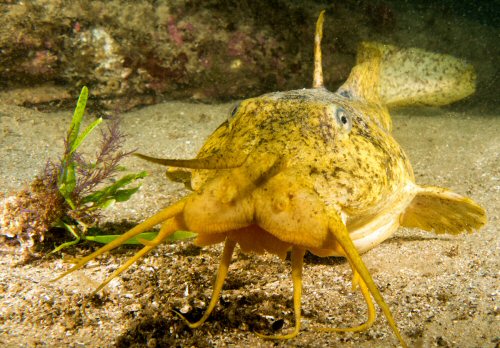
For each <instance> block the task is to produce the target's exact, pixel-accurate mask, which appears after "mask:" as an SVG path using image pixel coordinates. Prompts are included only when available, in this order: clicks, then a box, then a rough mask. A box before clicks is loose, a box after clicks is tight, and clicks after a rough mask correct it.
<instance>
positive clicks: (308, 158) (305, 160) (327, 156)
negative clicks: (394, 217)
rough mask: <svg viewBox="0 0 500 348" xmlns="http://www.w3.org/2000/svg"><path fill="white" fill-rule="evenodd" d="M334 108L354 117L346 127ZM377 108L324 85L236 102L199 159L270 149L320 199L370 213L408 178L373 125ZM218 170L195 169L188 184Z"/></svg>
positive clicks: (394, 147)
mask: <svg viewBox="0 0 500 348" xmlns="http://www.w3.org/2000/svg"><path fill="white" fill-rule="evenodd" d="M337 108H342V109H344V110H345V112H346V115H347V116H348V117H349V118H350V119H351V122H352V128H351V129H350V132H346V131H345V130H344V129H342V127H341V125H339V124H338V121H337V120H336V119H335V116H334V111H335V110H336V109H337ZM380 108H381V107H379V106H377V105H374V106H371V105H368V104H363V103H361V102H359V101H353V100H349V99H347V98H345V97H343V96H341V95H339V94H336V93H331V92H329V91H327V90H325V89H302V90H293V91H288V92H276V93H269V94H265V95H263V96H261V97H258V98H252V99H248V100H245V101H244V102H242V103H240V105H239V107H238V111H237V113H236V115H235V117H234V118H233V119H232V120H231V121H230V122H227V123H224V124H223V125H222V126H221V127H220V128H219V129H218V130H217V131H216V132H215V133H214V134H213V135H212V136H211V137H210V138H209V139H208V141H207V142H206V143H205V146H204V147H203V148H202V149H201V151H200V153H199V155H198V157H199V158H202V157H209V156H214V155H215V156H223V157H229V161H230V162H231V161H237V160H238V156H243V154H244V155H249V159H248V160H249V161H250V162H252V161H258V156H259V154H262V153H267V154H275V155H276V156H279V157H280V158H281V159H282V160H284V161H286V162H287V167H288V168H293V170H294V171H296V172H298V173H301V175H302V176H304V177H308V179H307V181H308V182H309V184H310V185H312V186H313V187H314V188H315V190H316V191H317V192H318V193H319V195H320V196H321V197H322V199H323V200H324V201H325V204H330V205H335V206H336V207H338V208H341V209H342V210H343V211H345V212H346V213H348V214H349V215H357V214H366V213H367V212H368V213H369V214H372V213H375V212H376V211H378V210H380V209H382V208H383V206H384V205H386V204H391V201H392V199H391V197H394V198H393V199H396V197H395V196H397V194H398V192H399V191H401V188H402V187H403V186H404V185H405V184H406V183H407V181H408V180H413V172H412V170H411V166H410V164H409V162H408V160H407V158H406V156H405V155H404V153H403V151H402V150H401V148H400V147H399V145H398V144H397V143H396V142H395V140H394V139H393V138H392V136H391V134H390V133H389V132H388V131H387V130H385V129H384V128H383V127H382V125H380V124H379V123H378V122H377V119H376V117H375V116H376V115H377V113H378V112H380V111H381V110H380ZM382 112H383V110H382ZM290 170H292V169H290ZM217 175H218V173H216V172H214V171H204V170H202V171H199V172H198V171H196V172H194V173H193V183H194V185H193V188H194V189H195V190H196V188H197V187H200V186H201V185H203V183H204V182H205V181H206V180H208V179H209V178H212V177H216V176H217Z"/></svg>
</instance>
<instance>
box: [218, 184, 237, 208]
mask: <svg viewBox="0 0 500 348" xmlns="http://www.w3.org/2000/svg"><path fill="white" fill-rule="evenodd" d="M237 194H238V190H237V188H236V186H235V185H233V184H228V185H227V186H225V187H223V188H222V189H221V190H220V192H219V200H220V202H221V203H223V204H230V203H233V202H234V201H235V199H236V196H237Z"/></svg>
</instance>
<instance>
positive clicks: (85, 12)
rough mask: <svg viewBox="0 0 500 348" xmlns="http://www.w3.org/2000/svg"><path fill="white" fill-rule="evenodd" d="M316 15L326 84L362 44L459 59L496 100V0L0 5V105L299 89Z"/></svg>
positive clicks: (486, 100)
mask: <svg viewBox="0 0 500 348" xmlns="http://www.w3.org/2000/svg"><path fill="white" fill-rule="evenodd" d="M322 9H326V10H327V17H326V21H325V27H324V39H323V50H324V54H323V57H324V63H323V65H324V70H325V81H326V84H327V87H328V88H329V89H332V90H334V89H335V88H336V87H337V86H339V85H340V84H341V83H342V81H343V80H345V79H346V77H347V75H348V74H349V71H350V69H351V68H352V66H353V64H354V61H355V54H356V47H357V45H358V44H359V42H360V41H361V40H377V41H381V42H385V43H390V44H394V45H398V46H402V47H420V48H423V49H427V50H430V51H434V52H439V53H447V54H451V55H454V56H457V57H460V58H464V59H466V60H467V61H468V62H470V63H472V64H473V65H474V66H475V68H476V70H477V72H478V92H477V93H476V95H475V96H473V97H471V98H469V99H468V100H466V101H464V102H461V103H459V106H460V104H462V105H463V104H464V103H466V104H467V105H468V106H470V105H472V106H476V107H481V108H497V107H498V91H499V90H500V88H499V87H500V82H499V69H498V66H499V61H498V57H499V56H500V54H499V53H500V52H499V51H500V45H498V42H499V41H498V40H499V33H500V31H499V17H498V16H499V13H500V5H499V2H498V1H474V2H471V1H468V2H458V1H452V0H447V1H446V0H445V1H439V2H436V1H430V0H428V1H415V0H414V1H406V2H404V1H395V0H393V1H389V0H386V1H382V0H379V1H377V0H375V1H371V0H343V1H320V0H315V1H297V0H271V1H267V0H221V1H215V0H205V1H201V0H198V1H193V0H157V1H153V0H136V1H124V0H112V1H63V0H32V1H1V2H0V102H2V103H11V104H16V105H24V106H35V107H37V108H39V109H44V108H49V109H50V108H54V107H57V108H61V107H64V106H68V107H69V106H72V105H73V104H74V99H75V98H76V96H77V95H78V93H79V90H80V88H81V86H83V85H87V86H88V87H89V88H90V91H91V94H92V95H93V98H92V101H93V103H94V107H97V108H98V109H100V110H102V112H109V111H111V112H119V111H125V110H128V109H131V108H133V107H135V106H140V105H146V104H153V103H157V102H160V101H162V100H165V99H186V98H190V99H194V100H199V101H201V102H211V101H219V100H227V99H238V98H246V97H251V96H256V95H259V94H262V93H265V92H270V91H276V90H287V89H295V88H303V87H310V84H311V80H312V78H311V75H312V67H313V64H312V60H313V55H312V48H313V35H314V25H315V21H316V18H317V15H318V13H319V12H320V10H322Z"/></svg>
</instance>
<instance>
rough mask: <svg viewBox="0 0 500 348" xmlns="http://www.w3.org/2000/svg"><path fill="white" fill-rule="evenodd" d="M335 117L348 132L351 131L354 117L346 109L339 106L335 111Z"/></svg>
mask: <svg viewBox="0 0 500 348" xmlns="http://www.w3.org/2000/svg"><path fill="white" fill-rule="evenodd" d="M335 119H336V120H337V123H338V124H339V125H340V126H341V127H342V128H344V129H345V130H346V131H347V132H349V131H350V130H351V128H352V119H351V116H350V115H349V114H347V112H345V110H344V109H342V108H341V107H339V108H337V110H336V111H335Z"/></svg>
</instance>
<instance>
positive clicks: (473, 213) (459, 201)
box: [400, 186, 486, 234]
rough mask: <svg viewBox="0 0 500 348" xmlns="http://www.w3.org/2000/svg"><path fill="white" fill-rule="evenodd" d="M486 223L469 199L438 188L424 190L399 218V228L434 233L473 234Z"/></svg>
mask: <svg viewBox="0 0 500 348" xmlns="http://www.w3.org/2000/svg"><path fill="white" fill-rule="evenodd" d="M485 223H486V212H485V211H484V209H483V208H482V207H481V206H479V205H478V204H477V203H476V202H474V201H473V200H471V199H470V198H467V197H464V196H461V195H459V194H457V193H454V192H452V191H449V190H447V189H444V188H440V187H432V186H423V187H420V192H419V193H417V195H416V196H415V198H414V199H413V200H412V201H411V203H410V204H409V205H408V207H407V208H406V210H405V212H404V213H403V214H402V215H401V216H400V224H401V226H405V227H417V228H421V229H423V230H426V231H434V232H435V233H439V234H440V233H451V234H458V233H461V232H464V231H467V232H473V231H474V230H477V229H479V228H481V227H482V226H483V225H484V224H485Z"/></svg>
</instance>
